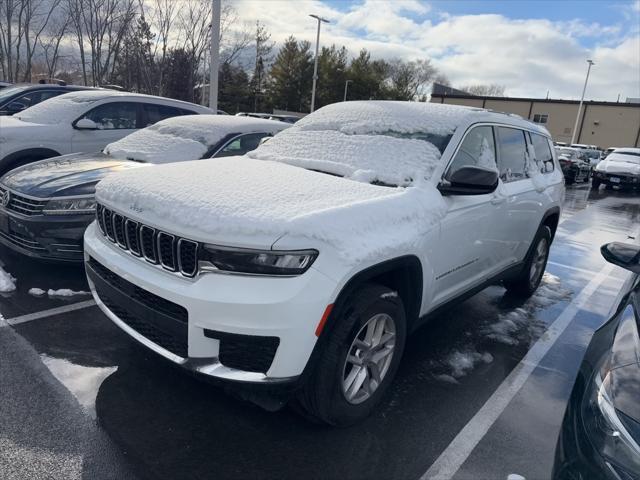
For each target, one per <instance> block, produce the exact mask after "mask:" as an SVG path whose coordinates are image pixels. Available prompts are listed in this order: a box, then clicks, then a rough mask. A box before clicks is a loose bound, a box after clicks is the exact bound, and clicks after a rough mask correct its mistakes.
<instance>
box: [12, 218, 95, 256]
mask: <svg viewBox="0 0 640 480" xmlns="http://www.w3.org/2000/svg"><path fill="white" fill-rule="evenodd" d="M94 218H95V216H94V215H92V214H88V215H87V214H84V215H33V216H26V215H20V214H16V213H14V212H11V211H8V210H6V209H3V208H0V243H1V244H3V245H4V246H6V247H7V248H9V249H11V250H13V251H15V252H18V253H21V254H23V255H27V256H29V257H33V258H38V259H43V260H54V261H61V262H82V261H83V254H82V252H83V249H82V237H83V235H84V231H85V230H86V228H87V226H89V224H90V223H91V222H92V221H93V220H94Z"/></svg>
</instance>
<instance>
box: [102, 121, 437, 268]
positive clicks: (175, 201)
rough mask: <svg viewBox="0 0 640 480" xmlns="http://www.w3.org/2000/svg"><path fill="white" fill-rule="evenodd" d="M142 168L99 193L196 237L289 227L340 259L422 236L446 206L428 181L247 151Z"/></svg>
mask: <svg viewBox="0 0 640 480" xmlns="http://www.w3.org/2000/svg"><path fill="white" fill-rule="evenodd" d="M283 133H286V132H283ZM280 135H281V134H280ZM275 138H277V136H276V137H275ZM275 138H274V140H275ZM274 140H271V141H274ZM142 170H143V169H135V170H131V171H127V172H126V173H125V174H120V173H116V174H114V175H110V176H108V177H107V178H106V179H105V180H103V181H102V182H100V183H99V184H98V187H97V191H96V195H97V199H98V200H99V201H100V202H104V203H106V204H107V205H113V206H118V205H119V206H120V208H129V206H131V205H135V207H136V209H139V210H141V211H143V212H144V218H145V220H146V221H148V222H150V223H152V224H155V225H157V226H159V227H162V226H164V228H166V229H167V230H168V231H170V232H176V233H180V234H181V235H183V236H186V237H191V238H194V239H195V240H199V239H202V240H203V241H209V242H211V241H213V240H216V239H221V240H223V239H226V238H229V237H233V238H234V240H235V241H238V237H239V236H240V237H243V238H247V237H251V238H252V239H253V240H255V239H256V238H265V236H267V237H269V240H268V241H269V246H270V245H271V243H273V242H274V241H275V240H276V239H277V238H279V237H280V236H282V235H284V234H294V235H296V236H302V237H307V238H313V239H316V240H319V241H322V242H327V243H330V244H332V245H334V246H335V247H336V248H337V250H338V251H339V253H340V254H341V255H342V256H343V259H344V260H345V261H349V260H354V261H355V260H356V259H361V258H362V257H363V256H367V255H373V254H381V252H383V251H384V250H385V249H387V248H398V247H399V246H401V245H404V244H406V243H407V242H417V241H420V240H421V238H422V235H423V234H424V233H426V232H427V231H428V230H429V229H430V228H431V226H432V225H433V224H435V223H436V222H437V221H438V220H440V218H442V216H443V215H444V214H445V212H446V204H445V202H444V200H443V199H442V197H441V195H440V193H439V192H438V191H437V190H436V189H435V187H433V186H431V185H424V186H423V187H422V188H407V189H403V188H390V187H382V186H376V185H370V184H367V183H361V182H354V181H350V180H346V179H343V178H339V177H335V176H332V175H327V174H323V173H318V172H314V171H310V170H305V169H302V168H296V167H293V166H290V165H286V164H284V163H279V162H269V161H260V160H252V159H250V158H247V157H230V158H220V159H217V160H216V161H215V168H212V166H211V164H210V162H208V161H194V162H183V163H179V164H168V165H162V166H158V167H154V172H153V173H154V174H153V176H149V175H148V174H147V173H146V172H143V171H142ZM316 243H317V242H316Z"/></svg>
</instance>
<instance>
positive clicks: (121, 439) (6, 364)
mask: <svg viewBox="0 0 640 480" xmlns="http://www.w3.org/2000/svg"><path fill="white" fill-rule="evenodd" d="M639 234H640V196H639V195H637V194H635V195H634V194H631V193H624V192H617V191H605V190H600V191H599V192H591V191H590V189H589V187H588V186H579V187H575V188H571V187H569V188H568V189H567V197H566V201H565V210H564V214H563V218H562V219H561V225H560V227H559V229H558V234H557V237H556V240H555V242H554V245H553V248H552V253H551V257H550V263H549V265H548V267H547V272H548V273H547V275H546V277H545V280H544V284H543V285H542V286H541V288H540V289H539V291H538V292H537V293H536V295H534V296H533V297H532V298H531V299H529V300H527V301H525V302H523V301H517V300H515V299H513V298H510V297H508V296H506V295H505V290H504V289H503V288H501V287H499V286H495V287H490V288H488V289H486V290H484V291H483V292H481V293H479V294H478V295H476V296H475V297H472V298H471V299H469V300H467V301H466V302H464V303H461V304H460V305H458V306H456V307H455V308H453V309H451V310H449V311H448V312H446V313H445V314H443V315H441V316H440V317H438V318H436V319H434V320H433V321H431V322H430V323H429V324H427V325H426V326H425V327H424V328H422V329H421V330H419V331H418V332H417V333H416V334H415V335H414V336H413V337H411V338H410V339H409V343H408V347H407V351H406V354H405V358H404V360H403V362H402V365H401V368H400V370H399V373H398V377H397V379H396V381H395V383H394V385H393V386H392V389H391V392H390V394H389V396H388V398H387V399H386V401H385V402H384V403H383V405H382V406H381V408H380V409H379V410H378V411H377V412H376V413H375V414H374V415H373V416H372V417H371V418H370V419H368V420H367V421H365V422H364V423H362V424H360V425H357V426H354V427H351V428H347V429H333V428H328V427H324V426H318V425H313V424H310V423H308V422H307V421H305V420H303V419H302V418H300V417H298V416H297V415H296V414H294V413H293V412H292V411H290V410H289V409H285V410H282V411H280V412H277V413H268V412H265V411H263V410H261V409H259V408H258V407H255V406H253V405H251V404H248V403H245V402H241V401H239V400H237V399H235V398H234V397H232V396H230V395H228V394H226V393H225V392H224V391H223V390H222V389H220V388H217V387H214V386H212V385H210V384H208V383H205V382H203V381H200V380H199V379H197V378H194V377H192V376H189V375H186V374H185V373H184V372H182V371H181V370H179V369H178V368H176V367H174V366H172V365H170V364H168V363H167V362H165V361H164V360H163V359H161V358H159V357H157V356H156V355H154V354H152V353H150V352H148V351H146V350H144V349H143V348H142V347H139V346H137V345H136V344H134V343H133V342H132V341H131V340H130V339H129V338H128V337H127V336H126V335H125V334H124V333H122V332H120V330H119V329H118V328H117V327H115V326H114V325H113V324H112V323H111V322H110V321H109V320H108V319H107V318H106V317H104V316H103V315H102V314H101V312H100V311H99V310H98V309H97V307H95V306H86V305H81V306H83V307H84V308H79V309H76V310H70V311H65V312H63V313H60V312H61V310H68V309H70V308H73V306H74V305H75V304H76V303H78V302H86V301H87V300H89V298H88V297H85V296H74V297H71V298H65V299H58V298H49V297H47V296H45V297H44V298H35V297H33V296H31V295H29V294H28V290H29V289H30V288H32V287H38V288H42V289H45V290H46V289H48V288H53V289H57V288H71V289H73V290H87V286H86V284H85V282H84V278H83V272H82V270H81V269H78V268H72V267H61V266H58V265H47V266H43V265H41V264H38V263H36V262H32V261H27V260H25V259H23V258H20V257H15V256H12V255H9V254H8V253H7V252H5V251H0V262H1V263H2V264H3V268H4V269H5V270H7V271H8V272H10V273H11V274H12V275H13V276H14V277H16V278H17V279H18V283H17V285H18V290H17V291H16V292H13V293H11V294H5V295H3V296H2V297H0V313H1V314H2V315H3V316H4V318H5V319H6V321H5V326H4V327H3V326H2V324H1V323H0V478H3V479H4V478H7V479H36V478H61V479H62V478H64V479H71V478H87V479H88V478H91V479H102V478H104V479H120V478H136V477H137V478H141V479H171V480H177V479H209V478H217V479H228V478H229V479H235V478H238V479H246V478H251V479H260V478H265V479H289V478H291V479H294V478H295V479H299V478H307V479H313V478H339V479H351V478H354V479H359V478H377V479H392V478H393V479H400V478H402V479H404V478H407V479H418V478H430V477H431V476H432V475H433V476H435V475H436V474H437V473H440V474H441V477H440V478H450V477H451V476H453V478H460V479H461V478H469V479H485V478H486V479H493V478H496V479H506V478H507V475H509V474H511V473H517V474H519V475H522V476H524V477H526V478H527V479H538V478H540V479H543V478H548V477H549V475H550V472H551V468H552V462H553V453H554V449H555V442H556V438H557V434H558V431H559V427H560V423H561V420H562V416H563V413H564V408H565V404H566V401H567V399H568V397H569V394H570V391H571V387H572V385H573V381H574V378H575V375H576V373H577V370H578V367H579V364H580V362H581V360H582V356H583V354H584V351H585V349H586V345H587V344H588V342H589V339H590V337H591V334H592V333H593V331H594V329H596V328H597V327H598V326H599V325H601V324H602V323H603V321H604V319H605V317H606V316H607V315H608V312H609V309H610V308H611V307H612V305H613V303H614V300H615V298H616V296H617V295H618V293H619V289H620V286H621V285H622V282H623V281H624V279H625V277H626V274H625V272H624V271H623V270H621V269H617V268H611V267H609V266H608V264H606V263H605V262H604V260H602V258H601V257H600V254H599V247H600V245H601V244H603V243H606V242H609V241H629V242H638V241H639V239H640V236H638V235H639ZM629 237H637V238H635V239H631V238H629ZM578 306H579V307H580V308H579V310H578V308H577V307H578ZM65 307H66V308H65ZM53 308H56V309H57V310H54V311H52V312H47V311H48V310H49V309H53ZM572 309H573V310H575V312H574V313H575V314H572V315H569V313H571V312H572V311H573V310H572ZM43 311H44V313H39V312H43ZM51 313H53V314H51ZM32 314H35V315H32ZM563 319H568V322H569V323H567V325H566V328H564V329H562V330H558V328H557V326H558V325H559V323H560V322H561V320H563ZM7 322H8V324H9V325H11V326H7ZM550 326H551V328H549V327H550ZM554 332H555V333H554ZM554 335H555V336H554ZM545 342H546V343H545ZM541 345H542V347H545V345H546V347H545V348H547V350H544V352H545V354H544V355H542V356H540V359H539V362H535V363H532V361H531V360H530V358H533V357H532V352H534V353H535V351H536V349H539V348H540V346H541ZM523 359H524V360H523ZM527 368H528V370H527V371H528V372H529V373H528V375H527V376H526V377H523V375H522V374H521V373H522V371H524V370H526V369H527ZM514 378H515V379H516V380H517V379H518V378H520V379H522V381H521V384H519V385H520V387H519V388H517V389H516V388H515V387H513V385H514V383H512V379H514ZM505 392H507V393H505ZM497 405H503V406H502V407H500V408H499V409H498V408H497ZM451 465H455V468H452V467H451Z"/></svg>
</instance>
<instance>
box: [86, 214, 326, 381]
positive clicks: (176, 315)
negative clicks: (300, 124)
mask: <svg viewBox="0 0 640 480" xmlns="http://www.w3.org/2000/svg"><path fill="white" fill-rule="evenodd" d="M85 261H86V266H87V275H88V280H89V285H90V287H91V291H92V293H93V295H94V298H95V299H96V302H97V304H98V306H99V307H100V308H101V309H102V310H103V312H104V313H105V314H106V315H107V316H108V317H109V318H110V319H111V320H112V321H113V322H114V323H116V325H118V326H119V327H120V328H121V329H122V330H124V331H125V332H126V333H128V334H129V335H130V336H131V337H133V338H134V339H136V340H137V341H139V342H140V343H142V344H143V345H144V346H146V347H147V348H149V349H151V350H153V351H155V352H156V353H158V354H160V355H162V356H163V357H165V358H166V359H168V360H170V361H172V362H173V363H176V364H178V365H180V366H181V367H183V368H185V369H187V370H190V371H193V372H196V373H200V374H204V375H207V376H210V377H215V378H218V379H222V380H228V381H232V382H244V383H269V384H273V383H290V382H294V381H295V380H296V379H297V378H298V377H299V376H300V375H301V374H302V372H303V371H304V369H305V367H306V365H307V362H308V360H309V358H310V356H311V353H312V351H313V348H314V346H315V344H316V340H317V338H316V336H315V329H316V327H317V324H318V322H319V321H320V319H321V317H322V315H323V313H324V310H325V308H326V307H327V305H328V304H329V303H331V302H330V296H331V295H332V293H333V292H334V290H335V288H336V284H335V282H334V281H333V280H330V279H329V278H328V277H326V276H325V275H323V274H322V273H320V272H318V271H317V270H314V269H313V268H311V269H310V270H309V271H307V272H306V273H305V274H304V275H301V276H298V277H289V278H274V277H260V276H240V275H229V274H219V273H207V274H203V275H200V276H197V277H196V278H193V279H189V278H186V277H183V276H182V275H180V274H176V273H172V272H168V271H165V270H163V269H162V268H161V267H158V266H157V265H151V264H149V263H148V262H146V261H144V260H142V259H140V258H137V257H134V256H133V255H131V254H130V253H128V252H126V251H124V250H122V249H120V248H119V247H118V246H116V245H114V244H112V243H111V242H108V241H107V240H105V239H104V238H103V237H102V235H101V233H100V232H99V230H98V229H97V227H96V225H95V224H92V225H90V226H89V228H88V229H87V231H86V234H85ZM105 270H106V271H105ZM256 356H257V357H258V358H256Z"/></svg>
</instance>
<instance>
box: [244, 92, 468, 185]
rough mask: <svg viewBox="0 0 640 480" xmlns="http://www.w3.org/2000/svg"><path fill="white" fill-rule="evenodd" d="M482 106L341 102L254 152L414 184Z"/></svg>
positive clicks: (351, 174)
mask: <svg viewBox="0 0 640 480" xmlns="http://www.w3.org/2000/svg"><path fill="white" fill-rule="evenodd" d="M476 110H477V109H472V108H469V107H458V106H455V105H440V104H433V103H421V102H345V103H336V104H332V105H329V106H326V107H324V108H321V109H320V110H318V111H317V112H314V113H313V114H311V115H309V116H308V117H305V118H303V119H302V120H300V121H298V122H297V123H296V124H295V125H294V126H292V127H291V128H290V129H289V130H287V131H285V132H282V133H281V134H279V135H277V136H276V137H275V138H273V139H272V140H270V141H269V142H267V143H265V144H264V145H261V146H260V147H259V148H258V149H256V150H254V151H253V152H250V153H249V154H248V155H249V156H250V157H251V158H255V159H260V160H273V161H278V162H283V163H288V164H291V165H295V166H299V167H303V168H308V169H313V170H320V171H323V172H328V173H332V174H335V175H339V176H342V177H348V178H351V179H354V180H358V181H362V182H374V181H378V182H382V183H386V184H392V185H399V186H408V185H411V184H413V183H418V182H420V181H422V180H424V179H428V178H430V177H431V174H432V173H433V170H434V169H435V167H436V166H437V164H438V162H439V161H440V154H441V149H443V147H444V146H446V143H447V142H448V137H449V136H450V135H452V134H453V132H454V131H455V129H456V128H457V126H458V125H459V124H460V123H461V122H462V120H463V119H464V118H465V117H466V116H468V115H469V114H470V113H471V112H474V111H476ZM434 143H437V144H441V145H438V146H436V145H434ZM438 147H440V149H439V148H438Z"/></svg>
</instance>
